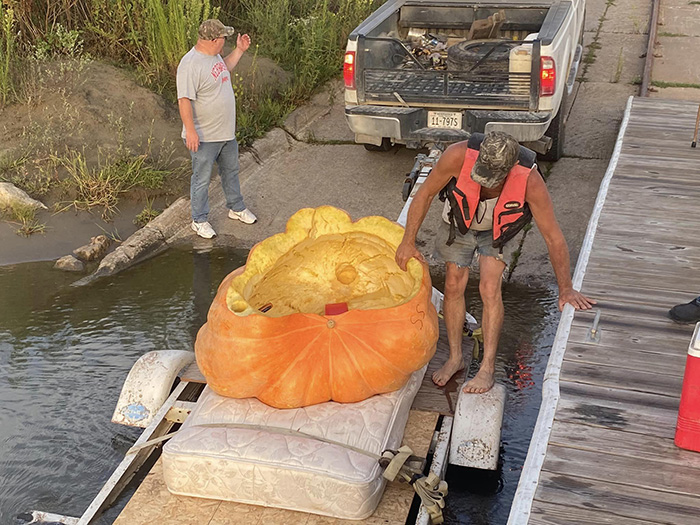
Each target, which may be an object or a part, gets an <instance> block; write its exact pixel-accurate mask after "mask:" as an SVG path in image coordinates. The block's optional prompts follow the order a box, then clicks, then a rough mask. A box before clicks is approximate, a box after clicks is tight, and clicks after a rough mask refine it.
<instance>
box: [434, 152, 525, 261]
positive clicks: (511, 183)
mask: <svg viewBox="0 0 700 525" xmlns="http://www.w3.org/2000/svg"><path fill="white" fill-rule="evenodd" d="M469 145H470V146H471V144H469ZM522 149H526V148H522ZM527 151H528V152H529V150H527ZM478 156H479V151H478V150H476V149H472V148H471V147H468V148H467V152H466V154H465V155H464V163H463V164H462V171H460V173H459V178H458V179H455V178H454V177H453V178H452V179H451V180H450V182H449V183H448V184H447V186H445V187H444V188H443V190H442V192H441V199H442V200H444V199H445V198H447V199H449V202H450V208H451V209H450V236H449V238H448V240H447V244H448V245H450V244H452V243H453V242H454V237H455V234H454V229H455V227H456V228H457V229H459V232H460V233H461V234H462V235H464V234H466V233H467V232H468V231H469V227H470V226H471V223H472V220H474V215H476V210H477V208H478V206H479V199H480V196H481V185H480V184H479V183H477V182H474V181H473V180H472V177H471V173H472V168H473V167H474V163H475V162H476V158H477V157H478ZM521 161H522V156H521ZM533 165H534V163H533ZM531 170H532V166H531V167H527V166H524V165H522V163H520V162H519V163H518V164H516V165H515V166H514V167H513V168H512V169H511V170H510V172H509V173H508V175H506V179H505V184H504V185H503V189H502V190H501V194H500V195H499V196H498V200H497V201H496V206H495V207H494V210H493V247H494V248H503V245H504V244H505V243H506V242H508V241H509V240H511V239H512V238H513V237H515V235H516V234H517V233H518V232H519V231H520V230H522V229H523V228H524V227H525V226H526V225H527V224H528V223H529V222H530V221H531V220H532V212H531V211H530V207H529V206H528V204H527V202H525V190H526V189H527V180H528V177H529V176H530V172H531Z"/></svg>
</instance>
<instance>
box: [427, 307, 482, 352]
mask: <svg viewBox="0 0 700 525" xmlns="http://www.w3.org/2000/svg"><path fill="white" fill-rule="evenodd" d="M438 317H439V318H440V319H444V318H445V316H444V315H443V314H442V312H438ZM462 335H466V336H467V337H470V338H471V339H472V341H474V348H473V350H472V359H473V360H475V361H476V360H478V359H479V355H480V354H481V347H482V345H483V344H484V332H483V330H482V329H481V328H477V329H476V330H470V329H469V327H468V326H467V322H466V321H464V326H463V328H462Z"/></svg>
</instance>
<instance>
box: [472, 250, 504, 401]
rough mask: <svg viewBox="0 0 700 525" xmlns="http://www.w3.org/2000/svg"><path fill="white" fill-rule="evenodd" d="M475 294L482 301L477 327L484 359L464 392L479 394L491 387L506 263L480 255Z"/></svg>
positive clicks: (500, 324) (500, 321) (499, 334)
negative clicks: (479, 322)
mask: <svg viewBox="0 0 700 525" xmlns="http://www.w3.org/2000/svg"><path fill="white" fill-rule="evenodd" d="M479 265H480V267H481V272H480V273H481V279H480V281H479V293H480V294H481V300H482V301H483V303H484V312H483V317H482V320H481V329H482V331H483V334H484V358H483V360H482V361H481V367H480V368H479V371H478V372H477V374H476V375H475V376H474V377H473V378H471V379H470V380H469V381H468V382H467V384H466V385H464V392H465V393H467V394H481V393H483V392H488V391H489V390H491V387H493V383H494V373H495V371H496V350H497V349H498V339H499V338H500V336H501V328H502V327H503V299H502V297H501V282H502V280H503V270H505V268H506V265H505V263H504V262H502V261H499V260H498V259H496V258H495V257H481V260H480V262H479Z"/></svg>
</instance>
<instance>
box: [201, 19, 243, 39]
mask: <svg viewBox="0 0 700 525" xmlns="http://www.w3.org/2000/svg"><path fill="white" fill-rule="evenodd" d="M235 33H236V30H235V29H234V28H232V27H230V26H225V25H224V24H222V23H221V22H220V21H219V20H217V19H216V18H210V19H209V20H205V21H204V22H202V24H201V25H200V26H199V31H198V34H199V38H201V39H202V40H214V39H216V38H219V37H222V36H231V35H233V34H235Z"/></svg>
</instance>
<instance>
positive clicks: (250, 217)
mask: <svg viewBox="0 0 700 525" xmlns="http://www.w3.org/2000/svg"><path fill="white" fill-rule="evenodd" d="M228 218H229V219H237V220H239V221H241V222H242V223H244V224H253V223H254V222H255V221H257V220H258V218H257V217H256V216H255V215H254V214H253V212H252V211H250V210H249V209H248V208H246V209H245V210H243V211H233V210H229V211H228Z"/></svg>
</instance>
